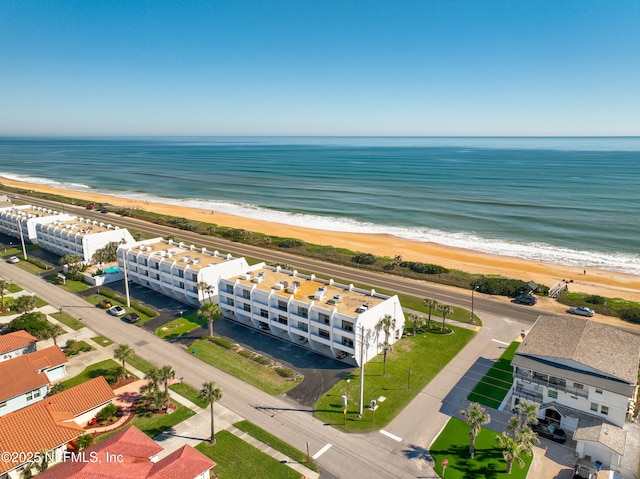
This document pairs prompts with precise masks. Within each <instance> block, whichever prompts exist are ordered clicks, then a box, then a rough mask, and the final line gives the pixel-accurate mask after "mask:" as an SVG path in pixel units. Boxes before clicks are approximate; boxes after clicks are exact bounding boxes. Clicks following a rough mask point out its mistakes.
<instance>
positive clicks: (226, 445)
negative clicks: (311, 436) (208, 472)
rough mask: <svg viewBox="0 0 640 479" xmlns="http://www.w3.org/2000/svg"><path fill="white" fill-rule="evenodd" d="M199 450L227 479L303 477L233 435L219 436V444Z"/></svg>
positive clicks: (227, 432) (198, 446) (292, 478)
mask: <svg viewBox="0 0 640 479" xmlns="http://www.w3.org/2000/svg"><path fill="white" fill-rule="evenodd" d="M196 449H197V450H198V451H200V452H201V453H203V454H204V455H206V456H207V457H209V458H210V459H211V460H213V461H215V462H216V466H215V467H214V468H213V470H214V471H215V472H216V473H217V474H218V476H219V477H221V478H224V479H245V478H247V477H265V478H266V477H269V478H276V477H277V478H278V479H300V473H299V472H297V471H295V470H293V469H291V468H290V467H288V466H287V465H285V464H282V463H281V462H280V461H278V460H277V459H274V458H273V457H271V456H269V455H267V454H265V453H264V452H262V451H260V450H259V449H257V448H255V447H253V446H252V445H251V444H248V443H246V442H244V441H243V440H242V439H239V438H237V437H236V436H234V435H233V434H231V433H230V432H229V431H219V432H217V433H216V443H215V444H214V445H213V446H212V445H210V444H209V443H208V442H201V443H200V444H198V445H197V446H196Z"/></svg>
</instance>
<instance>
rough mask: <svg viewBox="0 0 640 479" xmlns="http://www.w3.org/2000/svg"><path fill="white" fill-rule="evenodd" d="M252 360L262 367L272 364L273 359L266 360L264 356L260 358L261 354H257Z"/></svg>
mask: <svg viewBox="0 0 640 479" xmlns="http://www.w3.org/2000/svg"><path fill="white" fill-rule="evenodd" d="M251 360H252V361H255V362H256V363H258V364H262V365H267V364H271V359H269V358H265V357H264V356H260V355H259V354H256V355H255V356H253V357H252V358H251Z"/></svg>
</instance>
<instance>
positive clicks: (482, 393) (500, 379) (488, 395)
mask: <svg viewBox="0 0 640 479" xmlns="http://www.w3.org/2000/svg"><path fill="white" fill-rule="evenodd" d="M519 345H520V342H519V341H514V342H512V343H511V344H510V345H509V347H508V348H507V349H506V350H505V351H504V353H502V356H500V359H498V360H497V361H496V362H495V364H494V365H493V366H492V367H491V369H490V370H489V372H487V374H486V376H485V377H483V378H482V380H481V381H480V382H479V383H478V384H477V385H476V387H475V388H473V391H471V393H470V394H469V397H467V399H468V400H469V401H474V402H477V403H480V404H482V405H484V406H488V407H491V408H493V409H498V407H499V406H500V404H501V403H502V401H503V400H504V398H505V396H506V395H507V393H508V392H509V388H511V385H512V384H513V368H512V367H511V360H512V359H513V356H515V353H516V349H517V348H518V346H519Z"/></svg>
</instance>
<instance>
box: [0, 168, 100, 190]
mask: <svg viewBox="0 0 640 479" xmlns="http://www.w3.org/2000/svg"><path fill="white" fill-rule="evenodd" d="M1 178H6V179H8V180H13V181H21V182H23V183H32V184H34V185H45V186H53V187H55V188H64V189H67V190H78V191H82V190H88V189H91V186H89V185H85V184H84V183H67V182H62V181H56V180H52V179H51V178H42V177H39V176H26V175H18V174H15V173H6V172H2V171H0V182H1V181H2V180H1ZM107 194H109V193H107Z"/></svg>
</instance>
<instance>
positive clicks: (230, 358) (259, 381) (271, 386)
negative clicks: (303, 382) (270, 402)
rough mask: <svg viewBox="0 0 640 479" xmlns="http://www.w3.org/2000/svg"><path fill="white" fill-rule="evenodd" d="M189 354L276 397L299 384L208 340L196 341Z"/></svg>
mask: <svg viewBox="0 0 640 479" xmlns="http://www.w3.org/2000/svg"><path fill="white" fill-rule="evenodd" d="M196 351H197V352H196ZM189 352H190V353H191V354H193V355H194V356H196V357H197V358H198V359H201V360H202V361H205V362H207V363H209V364H211V365H213V366H215V367H217V368H218V369H222V370H223V371H225V372H227V373H229V374H231V375H232V376H235V377H237V378H239V379H242V380H243V381H245V382H247V383H249V384H251V385H253V386H255V387H257V388H259V389H262V390H263V391H265V392H267V393H269V394H273V395H274V396H276V395H278V394H280V393H283V392H285V391H288V390H289V389H291V388H293V387H295V386H297V385H298V384H299V383H297V382H295V381H291V380H287V379H285V378H283V377H281V376H279V375H278V373H276V372H275V371H274V370H273V369H271V368H269V367H267V366H263V365H260V364H258V363H256V362H255V361H251V360H250V359H247V358H245V357H242V356H240V355H239V354H237V353H234V352H233V351H230V350H228V349H225V348H223V347H220V346H218V345H217V344H214V343H212V342H211V341H207V340H206V339H199V340H198V341H195V342H194V343H193V344H192V345H191V347H190V348H189Z"/></svg>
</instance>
